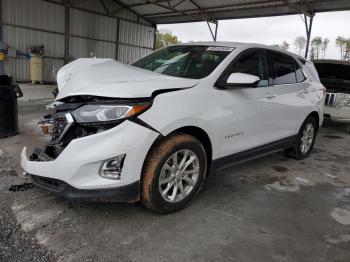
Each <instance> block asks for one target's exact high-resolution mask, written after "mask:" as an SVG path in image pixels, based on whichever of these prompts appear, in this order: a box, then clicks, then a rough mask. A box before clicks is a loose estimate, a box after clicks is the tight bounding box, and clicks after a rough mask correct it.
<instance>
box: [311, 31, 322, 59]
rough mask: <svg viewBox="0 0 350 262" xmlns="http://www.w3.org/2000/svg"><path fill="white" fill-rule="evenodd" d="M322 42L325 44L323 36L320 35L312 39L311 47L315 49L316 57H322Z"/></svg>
mask: <svg viewBox="0 0 350 262" xmlns="http://www.w3.org/2000/svg"><path fill="white" fill-rule="evenodd" d="M322 44H323V40H322V37H320V36H316V37H314V39H312V41H311V49H313V50H314V56H315V59H319V58H320V54H321V51H322Z"/></svg>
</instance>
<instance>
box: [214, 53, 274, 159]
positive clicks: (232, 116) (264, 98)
mask: <svg viewBox="0 0 350 262" xmlns="http://www.w3.org/2000/svg"><path fill="white" fill-rule="evenodd" d="M231 73H245V74H250V75H254V76H258V77H259V78H260V81H259V82H258V83H257V84H256V86H255V87H239V86H238V87H235V88H229V89H223V90H221V91H220V92H221V104H222V107H223V110H224V114H223V119H222V123H223V124H222V129H221V130H222V131H221V132H222V133H221V157H224V156H227V155H231V154H235V153H238V152H241V151H245V150H248V149H252V148H255V147H258V146H262V145H264V144H268V143H269V142H273V141H275V140H276V134H278V133H279V131H280V130H277V129H278V126H279V125H277V124H276V119H275V118H274V115H276V114H278V111H279V109H280V108H279V104H278V103H274V102H273V100H274V99H276V97H277V95H276V93H275V92H276V88H275V87H273V86H270V85H269V83H270V82H271V81H270V80H269V63H268V60H267V51H266V50H264V49H250V50H247V51H245V52H244V53H242V54H241V55H240V56H239V57H238V58H236V59H235V61H234V62H233V63H232V64H231V65H230V66H229V68H228V69H227V70H226V71H225V74H224V76H223V77H222V78H221V79H220V81H227V78H228V76H229V75H230V74H231Z"/></svg>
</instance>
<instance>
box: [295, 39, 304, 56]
mask: <svg viewBox="0 0 350 262" xmlns="http://www.w3.org/2000/svg"><path fill="white" fill-rule="evenodd" d="M294 45H295V49H296V50H297V51H298V54H299V55H301V53H302V52H303V50H304V49H305V47H306V38H305V37H303V36H298V37H296V38H295V40H294Z"/></svg>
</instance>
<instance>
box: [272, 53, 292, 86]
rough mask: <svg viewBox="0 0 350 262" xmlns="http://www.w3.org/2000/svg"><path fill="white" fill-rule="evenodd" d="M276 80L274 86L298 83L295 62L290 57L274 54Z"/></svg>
mask: <svg viewBox="0 0 350 262" xmlns="http://www.w3.org/2000/svg"><path fill="white" fill-rule="evenodd" d="M272 57H273V69H274V73H275V75H274V78H273V79H272V84H273V85H284V84H294V83H296V82H297V76H296V72H295V61H294V59H293V58H291V57H289V56H288V55H284V54H281V53H278V54H277V53H273V54H272Z"/></svg>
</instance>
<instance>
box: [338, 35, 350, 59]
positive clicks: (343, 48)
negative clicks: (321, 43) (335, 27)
mask: <svg viewBox="0 0 350 262" xmlns="http://www.w3.org/2000/svg"><path fill="white" fill-rule="evenodd" d="M348 41H349V39H346V38H345V37H342V36H338V37H337V39H335V44H336V45H337V46H338V47H339V49H340V60H344V59H345V58H346V57H345V56H346V46H347V42H348Z"/></svg>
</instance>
